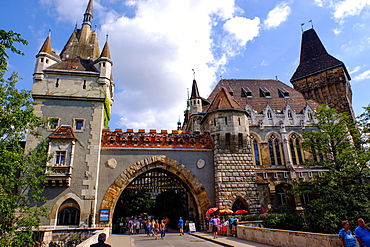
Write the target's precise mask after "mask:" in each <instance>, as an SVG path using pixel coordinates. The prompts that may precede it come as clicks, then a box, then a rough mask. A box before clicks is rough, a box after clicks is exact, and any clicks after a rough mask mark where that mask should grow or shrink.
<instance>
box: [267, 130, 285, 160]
mask: <svg viewBox="0 0 370 247" xmlns="http://www.w3.org/2000/svg"><path fill="white" fill-rule="evenodd" d="M268 147H269V154H270V163H271V165H272V166H277V165H279V166H281V165H283V157H282V156H281V154H282V147H281V143H280V142H279V140H278V139H277V138H276V137H275V135H271V137H270V139H269V141H268Z"/></svg>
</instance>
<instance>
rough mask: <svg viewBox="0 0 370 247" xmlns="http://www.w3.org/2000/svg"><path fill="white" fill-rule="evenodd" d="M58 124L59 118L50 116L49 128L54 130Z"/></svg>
mask: <svg viewBox="0 0 370 247" xmlns="http://www.w3.org/2000/svg"><path fill="white" fill-rule="evenodd" d="M58 126H59V118H50V122H49V129H50V130H55V129H56V128H57V127H58Z"/></svg>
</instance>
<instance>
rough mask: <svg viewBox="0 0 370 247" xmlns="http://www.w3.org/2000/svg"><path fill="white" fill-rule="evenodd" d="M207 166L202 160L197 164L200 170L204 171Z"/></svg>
mask: <svg viewBox="0 0 370 247" xmlns="http://www.w3.org/2000/svg"><path fill="white" fill-rule="evenodd" d="M205 165H206V162H205V161H204V160H202V159H199V160H198V162H197V167H198V168H199V169H202V168H203V167H204V166H205Z"/></svg>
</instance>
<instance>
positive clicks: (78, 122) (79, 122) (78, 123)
mask: <svg viewBox="0 0 370 247" xmlns="http://www.w3.org/2000/svg"><path fill="white" fill-rule="evenodd" d="M73 124H74V129H75V130H80V131H83V130H84V127H85V126H84V125H85V120H84V119H74V123H73Z"/></svg>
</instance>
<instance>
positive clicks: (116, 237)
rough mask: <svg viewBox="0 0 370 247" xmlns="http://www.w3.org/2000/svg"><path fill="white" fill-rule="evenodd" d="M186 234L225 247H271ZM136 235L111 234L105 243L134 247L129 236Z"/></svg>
mask: <svg viewBox="0 0 370 247" xmlns="http://www.w3.org/2000/svg"><path fill="white" fill-rule="evenodd" d="M188 234H190V235H192V236H194V237H198V238H202V239H204V240H207V241H210V242H213V243H216V244H219V245H222V246H227V247H273V246H272V245H266V244H260V243H255V242H251V241H247V240H243V239H239V238H236V237H228V236H219V237H218V238H216V239H213V235H212V233H206V232H193V233H188ZM136 236H140V235H123V234H112V235H111V236H110V237H109V238H108V240H107V242H106V243H109V244H111V245H112V247H135V246H134V244H133V242H134V241H133V239H131V238H135V237H136Z"/></svg>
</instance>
